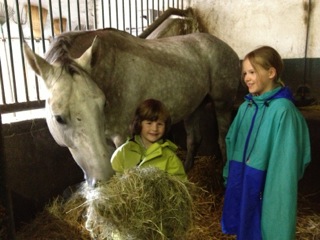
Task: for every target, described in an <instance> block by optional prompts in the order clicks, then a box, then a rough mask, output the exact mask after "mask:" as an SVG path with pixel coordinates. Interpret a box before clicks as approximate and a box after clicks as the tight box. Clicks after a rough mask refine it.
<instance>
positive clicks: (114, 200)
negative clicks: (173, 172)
mask: <svg viewBox="0 0 320 240" xmlns="http://www.w3.org/2000/svg"><path fill="white" fill-rule="evenodd" d="M194 189H195V186H194V185H193V184H191V183H189V182H186V181H181V180H180V179H179V178H177V177H174V176H170V175H169V174H167V173H165V172H164V171H161V170H159V169H157V168H154V167H148V168H133V169H130V170H128V171H125V173H124V174H123V175H121V176H115V177H113V178H112V179H111V180H110V181H108V182H107V183H100V184H99V185H98V186H97V187H96V188H94V189H92V190H91V191H90V192H89V194H88V196H87V198H88V218H87V221H86V227H87V229H88V230H90V232H91V233H92V236H93V238H98V239H112V237H115V236H116V239H124V240H126V239H139V240H142V239H146V240H147V239H154V240H157V239H159V240H160V239H162V240H163V239H185V238H186V233H187V232H188V230H189V229H190V227H191V224H192V216H193V201H192V196H191V192H192V191H194Z"/></svg>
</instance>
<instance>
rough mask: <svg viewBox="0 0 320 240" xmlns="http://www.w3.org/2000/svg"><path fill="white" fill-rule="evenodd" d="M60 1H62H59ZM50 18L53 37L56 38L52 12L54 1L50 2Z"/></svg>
mask: <svg viewBox="0 0 320 240" xmlns="http://www.w3.org/2000/svg"><path fill="white" fill-rule="evenodd" d="M59 1H60V0H59ZM49 16H50V23H51V24H50V25H51V36H52V37H54V35H55V34H54V26H53V12H52V1H51V0H49Z"/></svg>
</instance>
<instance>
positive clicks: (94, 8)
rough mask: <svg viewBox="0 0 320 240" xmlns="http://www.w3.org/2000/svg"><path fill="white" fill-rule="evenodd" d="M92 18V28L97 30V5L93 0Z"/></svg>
mask: <svg viewBox="0 0 320 240" xmlns="http://www.w3.org/2000/svg"><path fill="white" fill-rule="evenodd" d="M93 17H94V28H95V29H97V28H98V22H97V4H96V0H93Z"/></svg>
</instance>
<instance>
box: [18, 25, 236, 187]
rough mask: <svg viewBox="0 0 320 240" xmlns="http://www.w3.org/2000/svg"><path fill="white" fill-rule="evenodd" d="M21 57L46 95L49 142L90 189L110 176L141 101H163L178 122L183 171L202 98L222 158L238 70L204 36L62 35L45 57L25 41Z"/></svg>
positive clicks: (228, 52)
mask: <svg viewBox="0 0 320 240" xmlns="http://www.w3.org/2000/svg"><path fill="white" fill-rule="evenodd" d="M24 52H25V56H26V59H27V61H28V63H29V65H30V66H31V68H32V69H33V70H34V72H35V73H36V74H37V75H38V76H40V77H41V78H42V79H43V80H44V82H45V85H46V87H47V89H48V96H47V99H46V111H47V114H46V120H47V123H48V127H49V130H50V132H51V134H52V136H53V137H54V139H55V140H56V142H57V143H58V144H60V145H63V146H66V147H68V148H69V150H70V152H71V154H72V155H73V158H74V159H75V161H76V162H77V164H78V165H79V166H80V167H81V168H82V170H83V172H84V175H85V178H86V180H87V182H88V183H89V184H91V185H94V184H95V182H96V181H99V180H108V179H109V178H110V177H111V176H112V175H113V171H112V168H111V164H110V157H111V155H112V153H113V152H114V150H115V148H116V147H118V146H119V145H121V144H122V143H124V142H125V140H126V139H127V137H128V135H129V133H128V126H129V124H130V122H131V120H132V118H133V115H134V111H135V109H136V107H137V106H138V104H139V103H140V102H142V101H143V100H144V99H147V98H155V99H158V100H160V101H162V102H163V103H164V104H165V105H166V106H167V108H168V109H169V111H170V114H171V117H172V121H173V123H177V122H180V121H182V120H184V123H185V128H186V132H187V149H188V153H187V159H186V160H185V161H184V164H185V168H186V170H189V169H190V168H191V167H192V165H193V157H194V155H195V150H196V146H197V143H198V142H199V140H200V136H199V126H198V125H199V123H198V122H196V121H197V117H196V112H197V110H198V108H199V106H200V105H201V103H202V102H203V100H204V99H205V98H206V97H208V96H209V97H210V98H211V100H212V101H213V105H214V110H215V116H217V123H218V129H219V144H220V147H221V151H222V152H223V153H224V152H225V143H224V141H225V140H224V138H225V136H226V132H227V129H228V127H229V124H230V118H231V110H232V105H233V100H234V98H235V96H236V92H237V89H238V85H239V82H240V81H239V78H240V64H239V58H238V56H237V54H236V53H235V52H234V51H233V49H232V48H231V47H230V46H228V45H227V44H226V43H225V42H223V41H221V40H219V39H218V38H216V37H214V36H212V35H210V34H206V33H193V34H188V35H183V36H174V37H168V38H161V39H152V40H146V39H140V38H137V37H134V36H132V35H130V34H128V33H126V32H122V31H119V30H115V29H102V30H95V31H79V32H68V33H64V34H62V35H60V36H58V37H57V38H56V39H55V40H54V41H53V42H52V43H51V45H50V49H49V51H48V52H47V53H46V57H45V58H42V57H40V56H39V55H37V54H35V53H34V52H33V51H32V50H31V49H30V48H29V46H28V45H27V44H26V43H25V46H24ZM200 124H201V123H200Z"/></svg>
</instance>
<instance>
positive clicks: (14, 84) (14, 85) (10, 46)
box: [1, 0, 18, 102]
mask: <svg viewBox="0 0 320 240" xmlns="http://www.w3.org/2000/svg"><path fill="white" fill-rule="evenodd" d="M4 8H5V11H6V23H7V34H8V39H9V53H10V64H11V74H12V83H13V95H14V100H15V102H18V95H17V84H16V78H15V72H14V64H13V53H12V43H11V40H10V39H11V31H10V21H9V13H8V4H7V0H5V1H4ZM1 30H2V28H1ZM5 49H6V46H5ZM9 75H10V73H9ZM9 81H10V80H9Z"/></svg>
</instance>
